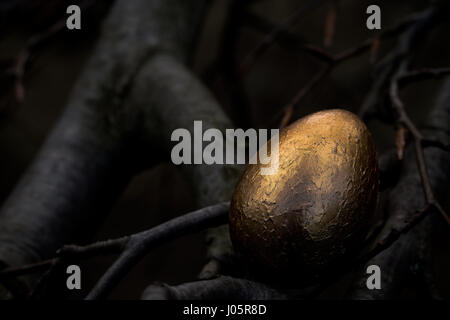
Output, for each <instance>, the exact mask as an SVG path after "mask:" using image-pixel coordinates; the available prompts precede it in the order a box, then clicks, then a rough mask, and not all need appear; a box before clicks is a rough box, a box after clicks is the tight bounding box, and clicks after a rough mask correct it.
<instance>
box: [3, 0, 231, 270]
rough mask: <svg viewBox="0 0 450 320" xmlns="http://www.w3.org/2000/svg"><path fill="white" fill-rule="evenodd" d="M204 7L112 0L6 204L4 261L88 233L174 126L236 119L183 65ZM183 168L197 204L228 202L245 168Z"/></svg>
mask: <svg viewBox="0 0 450 320" xmlns="http://www.w3.org/2000/svg"><path fill="white" fill-rule="evenodd" d="M205 7H206V1H204V0H188V1H186V0H151V1H150V0H134V1H127V0H117V1H116V3H115V4H114V6H113V8H112V9H111V12H110V13H109V16H108V17H107V19H106V20H105V22H104V24H103V27H102V33H101V36H100V39H99V42H98V44H97V47H96V49H95V50H94V53H93V55H92V57H91V58H90V60H89V61H88V63H87V64H86V66H85V67H84V70H83V72H82V75H81V76H80V78H79V80H78V81H77V83H76V84H75V87H74V89H73V92H72V94H71V97H70V99H69V102H68V105H67V107H66V109H65V112H64V114H63V115H62V116H61V118H60V120H59V121H58V123H57V124H56V126H55V128H54V129H53V130H52V132H51V134H50V136H49V137H48V139H47V140H46V142H45V144H44V145H43V147H42V148H41V150H40V152H39V154H38V155H37V157H36V159H35V160H34V161H33V163H32V165H31V166H30V167H29V169H28V170H27V172H26V173H25V174H24V176H23V177H22V179H21V180H20V182H19V184H18V185H17V187H16V188H15V190H14V191H13V192H12V194H11V195H10V197H9V198H8V200H7V201H6V203H5V204H4V206H3V208H2V210H1V212H0V261H2V262H3V263H4V264H6V265H9V266H19V265H23V264H28V263H32V262H35V261H40V260H43V259H46V258H49V257H51V256H53V255H54V254H55V252H56V250H57V249H58V248H60V247H61V246H62V245H64V244H69V243H74V242H79V241H82V240H86V239H87V238H89V237H90V235H91V234H92V231H93V230H95V228H96V227H97V225H98V223H99V222H100V221H101V218H102V217H103V216H104V214H105V213H106V212H107V211H108V210H109V208H110V207H111V206H112V205H113V204H114V200H115V199H116V198H117V196H118V194H119V193H120V192H121V191H122V190H123V188H124V187H125V186H126V184H127V182H128V181H129V179H130V178H131V177H132V175H133V174H134V173H135V172H136V171H137V170H139V169H142V168H144V167H149V166H151V165H152V164H153V163H154V162H155V161H159V160H160V159H162V158H166V159H167V158H168V153H167V152H168V151H169V150H170V134H171V131H172V130H173V129H175V128H179V127H181V128H189V129H190V130H191V131H192V126H193V121H194V120H203V126H204V128H209V127H216V128H221V129H224V128H232V127H233V126H232V124H231V122H230V120H229V119H228V117H227V116H226V115H225V114H224V113H223V111H222V110H221V108H220V107H219V105H218V104H217V102H216V101H215V100H214V98H213V97H212V95H211V94H210V93H209V92H208V90H207V89H205V88H204V86H203V85H202V84H201V83H200V82H199V81H198V80H197V79H196V78H195V77H194V76H192V75H191V73H190V72H189V71H188V70H187V69H186V67H185V66H184V65H183V64H184V63H186V61H187V59H188V58H189V54H190V53H191V52H192V49H193V45H194V43H195V36H196V34H197V31H198V26H199V25H200V23H201V22H202V19H203V15H204V11H205ZM183 171H184V172H185V173H186V175H187V176H188V177H189V179H190V181H191V182H192V188H193V190H194V193H195V195H196V199H197V203H198V205H199V206H205V205H207V204H212V203H217V202H221V201H223V200H229V198H230V195H231V191H232V189H233V185H234V182H235V180H236V177H237V175H238V173H239V171H238V170H236V168H234V167H232V166H186V167H185V168H183ZM223 235H224V234H223ZM225 239H226V237H225Z"/></svg>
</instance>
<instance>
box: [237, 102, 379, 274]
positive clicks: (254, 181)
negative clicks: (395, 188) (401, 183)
mask: <svg viewBox="0 0 450 320" xmlns="http://www.w3.org/2000/svg"><path fill="white" fill-rule="evenodd" d="M260 168H261V165H259V164H255V165H248V166H247V168H246V170H245V171H244V173H243V175H242V177H241V179H240V181H239V183H238V185H237V187H236V189H235V192H234V195H233V198H232V201H231V208H230V234H231V239H232V241H233V245H234V248H235V250H236V251H237V253H238V254H239V255H240V256H241V257H242V258H243V259H244V260H245V261H246V262H248V263H249V264H250V265H251V266H253V267H256V269H257V270H258V271H261V272H265V273H266V274H267V272H269V273H273V275H281V276H282V277H291V276H292V274H294V273H295V274H302V275H303V276H312V275H318V274H320V273H321V272H323V271H324V270H326V269H327V268H328V267H330V266H331V265H333V264H334V263H337V262H338V261H339V260H340V259H342V258H343V257H345V256H346V254H347V253H349V252H351V251H352V250H353V249H354V248H355V247H357V246H358V244H360V243H361V242H362V241H363V239H364V236H365V233H366V232H367V227H368V222H369V220H370V218H371V216H372V214H373V213H374V210H375V207H376V197H377V190H378V169H377V168H378V164H377V155H376V150H375V145H374V142H373V140H372V137H371V135H370V132H369V131H368V129H367V128H366V126H365V125H364V123H363V122H362V121H361V120H360V119H359V118H358V117H357V116H356V115H354V114H352V113H350V112H348V111H345V110H338V109H335V110H327V111H321V112H317V113H314V114H312V115H309V116H307V117H304V118H302V119H300V120H298V121H296V122H295V123H293V124H291V125H290V126H289V127H287V128H285V129H284V130H282V131H281V132H280V136H279V167H278V171H277V173H276V174H274V175H261V173H260Z"/></svg>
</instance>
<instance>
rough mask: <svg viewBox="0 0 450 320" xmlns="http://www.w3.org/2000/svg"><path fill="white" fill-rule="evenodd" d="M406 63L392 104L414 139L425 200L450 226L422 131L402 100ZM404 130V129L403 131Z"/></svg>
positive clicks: (393, 84) (392, 93)
mask: <svg viewBox="0 0 450 320" xmlns="http://www.w3.org/2000/svg"><path fill="white" fill-rule="evenodd" d="M406 64H407V63H406V62H403V63H402V65H401V67H400V68H399V71H398V74H397V75H396V76H394V78H393V80H392V82H391V86H390V91H389V93H390V98H391V102H392V106H393V107H394V109H395V110H396V112H397V114H398V123H399V125H400V130H403V129H407V130H408V131H409V132H410V133H411V135H412V137H413V139H414V148H415V151H416V160H417V166H418V169H419V174H420V178H421V180H422V185H423V189H424V192H425V199H426V201H427V204H428V205H433V206H434V207H435V208H436V209H437V210H438V211H439V213H440V214H441V216H442V217H443V218H444V219H445V221H446V222H447V224H448V225H450V218H449V216H448V214H447V213H446V212H445V211H444V209H443V208H442V207H441V205H440V204H439V203H438V202H437V200H436V198H435V196H434V192H433V190H432V187H431V183H430V178H429V175H428V171H427V165H426V161H425V155H424V150H423V136H422V134H421V133H420V131H419V130H418V129H417V128H416V126H415V125H414V123H413V122H412V121H411V119H410V118H409V116H408V114H407V112H406V110H405V106H404V104H403V101H402V100H401V99H400V96H399V85H398V83H399V79H400V78H401V77H402V76H403V74H404V73H405V71H404V70H405V68H406ZM402 128H403V129H402Z"/></svg>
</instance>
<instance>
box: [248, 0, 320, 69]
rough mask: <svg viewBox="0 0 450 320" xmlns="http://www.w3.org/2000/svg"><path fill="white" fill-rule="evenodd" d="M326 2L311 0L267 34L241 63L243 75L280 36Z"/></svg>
mask: <svg viewBox="0 0 450 320" xmlns="http://www.w3.org/2000/svg"><path fill="white" fill-rule="evenodd" d="M324 2H325V0H310V1H308V2H307V3H306V4H305V5H303V6H301V7H300V8H298V9H297V10H296V11H295V12H294V13H293V14H292V15H291V16H289V17H288V18H287V19H286V20H285V21H284V22H283V23H282V24H281V25H280V26H278V27H276V28H275V29H274V30H272V32H270V33H269V34H267V35H266V36H265V37H264V39H263V40H262V42H261V43H260V44H259V45H258V46H257V47H256V48H254V49H253V50H252V51H251V52H250V53H249V54H248V55H247V57H246V58H245V59H244V60H243V62H242V63H241V66H240V69H241V71H242V72H243V73H246V72H247V71H249V70H250V69H251V67H252V66H253V65H254V64H255V62H256V61H257V60H258V58H259V57H260V56H261V55H262V54H263V53H264V52H266V50H267V49H269V48H270V47H271V46H272V45H273V44H274V43H275V42H276V39H277V38H278V37H279V36H280V34H282V33H283V32H284V31H285V30H289V29H290V28H291V27H292V26H293V25H294V24H295V23H296V22H297V21H298V20H299V19H300V18H301V17H302V16H303V15H304V14H305V13H308V12H310V11H311V10H313V9H315V8H317V7H319V6H321V5H322V4H323V3H324Z"/></svg>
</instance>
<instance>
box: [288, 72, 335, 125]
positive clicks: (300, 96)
mask: <svg viewBox="0 0 450 320" xmlns="http://www.w3.org/2000/svg"><path fill="white" fill-rule="evenodd" d="M330 70H331V66H326V67H324V68H323V69H322V70H321V71H319V72H318V73H317V74H316V75H315V76H314V77H313V78H312V79H311V80H310V81H309V82H308V83H307V84H306V85H305V86H304V87H303V88H302V89H301V90H300V91H299V92H298V93H297V94H296V95H295V97H294V98H293V99H292V100H291V102H289V104H288V105H287V106H286V107H285V108H284V112H283V113H284V115H283V118H282V120H281V123H280V128H284V127H285V126H287V125H288V124H289V122H290V121H291V118H292V115H293V113H294V109H295V107H296V106H297V105H298V104H299V103H300V101H301V100H303V98H304V97H305V96H306V95H307V94H308V93H309V92H310V91H311V90H312V89H313V88H314V87H315V86H316V85H317V84H318V83H319V82H320V81H321V80H322V79H323V78H324V77H325V76H326V75H327V74H328V73H329V72H330Z"/></svg>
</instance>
